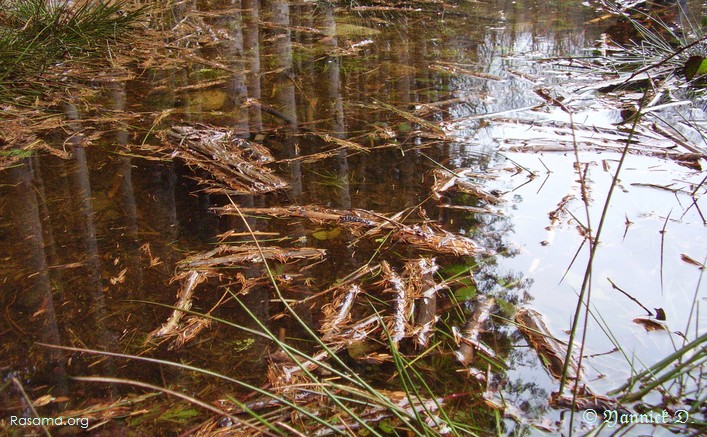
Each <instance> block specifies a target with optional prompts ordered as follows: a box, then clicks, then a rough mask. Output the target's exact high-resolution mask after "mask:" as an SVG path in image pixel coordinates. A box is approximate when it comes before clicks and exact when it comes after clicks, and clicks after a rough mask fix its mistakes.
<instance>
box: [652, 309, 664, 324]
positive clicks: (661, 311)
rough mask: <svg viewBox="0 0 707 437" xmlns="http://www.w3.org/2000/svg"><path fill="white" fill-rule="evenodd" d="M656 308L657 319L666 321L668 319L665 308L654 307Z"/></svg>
mask: <svg viewBox="0 0 707 437" xmlns="http://www.w3.org/2000/svg"><path fill="white" fill-rule="evenodd" d="M653 309H654V310H655V319H656V320H661V321H665V320H667V318H666V316H665V310H664V309H663V308H653Z"/></svg>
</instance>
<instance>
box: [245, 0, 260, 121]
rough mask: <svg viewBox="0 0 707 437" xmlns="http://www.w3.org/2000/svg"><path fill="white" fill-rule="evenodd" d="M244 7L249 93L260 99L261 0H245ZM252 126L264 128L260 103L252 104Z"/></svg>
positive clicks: (252, 96)
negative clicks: (259, 27)
mask: <svg viewBox="0 0 707 437" xmlns="http://www.w3.org/2000/svg"><path fill="white" fill-rule="evenodd" d="M242 5H243V9H244V10H245V13H246V17H247V18H246V20H244V26H243V50H244V55H245V56H246V59H247V64H246V65H247V66H248V70H249V72H248V73H247V74H246V77H247V83H248V95H249V96H250V97H251V98H253V99H257V100H260V32H259V29H258V26H259V25H260V2H259V1H257V0H243V1H242ZM249 112H250V126H251V129H253V130H254V131H255V132H260V131H262V130H263V118H262V114H261V110H260V105H252V106H250V111H249Z"/></svg>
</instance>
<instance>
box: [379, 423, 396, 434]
mask: <svg viewBox="0 0 707 437" xmlns="http://www.w3.org/2000/svg"><path fill="white" fill-rule="evenodd" d="M378 428H380V430H381V431H383V432H384V433H386V434H395V424H394V423H393V421H392V420H391V419H383V420H381V421H380V422H379V423H378Z"/></svg>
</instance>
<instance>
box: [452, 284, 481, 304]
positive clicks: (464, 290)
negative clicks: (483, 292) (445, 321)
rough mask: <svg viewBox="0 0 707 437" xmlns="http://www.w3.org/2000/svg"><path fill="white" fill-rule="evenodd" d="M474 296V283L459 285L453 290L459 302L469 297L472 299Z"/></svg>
mask: <svg viewBox="0 0 707 437" xmlns="http://www.w3.org/2000/svg"><path fill="white" fill-rule="evenodd" d="M474 296H476V286H474V285H469V286H467V287H461V288H459V289H457V290H456V291H454V297H455V298H456V299H457V301H459V302H465V301H467V300H469V299H472V298H473V297H474Z"/></svg>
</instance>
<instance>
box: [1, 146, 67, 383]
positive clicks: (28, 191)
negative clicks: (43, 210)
mask: <svg viewBox="0 0 707 437" xmlns="http://www.w3.org/2000/svg"><path fill="white" fill-rule="evenodd" d="M33 162H34V163H35V164H36V159H35V158H27V159H25V160H24V163H23V165H18V166H14V167H11V168H9V169H7V170H6V172H7V175H8V177H9V183H10V184H11V185H12V187H13V188H12V193H11V195H10V198H9V199H8V205H9V208H8V209H9V212H10V216H11V217H12V222H13V225H14V229H13V235H14V236H15V237H16V238H17V242H18V244H17V245H16V247H17V252H16V254H15V255H16V256H18V257H19V258H21V259H22V261H23V262H24V265H25V267H26V272H27V281H28V286H27V287H26V288H24V287H18V288H16V289H15V290H14V292H15V293H16V296H15V297H14V298H11V299H13V300H14V301H15V302H16V305H17V306H16V307H15V311H12V312H11V313H12V314H13V316H14V315H17V314H25V315H27V316H29V318H30V319H31V320H30V321H31V324H32V326H33V329H32V331H33V332H38V339H39V340H40V341H42V342H44V343H48V344H60V343H61V338H60V336H59V328H58V326H57V320H56V312H55V309H54V299H53V297H52V288H51V283H50V280H49V269H48V267H47V259H46V254H45V243H44V237H43V235H44V233H43V229H42V223H41V218H40V204H39V202H38V201H37V195H36V190H35V184H34V183H33V179H34V177H33V168H32V163H33ZM47 218H48V217H47ZM47 229H49V227H48V226H47ZM30 315H31V316H30ZM21 340H23V341H27V340H30V339H28V338H22V339H21ZM41 350H42V351H43V353H45V358H46V360H47V361H48V362H50V363H56V364H57V365H58V368H55V369H53V370H51V372H50V378H51V379H52V380H53V385H54V387H53V388H54V390H55V393H59V394H65V393H66V374H65V371H64V367H63V365H62V364H60V363H61V361H60V356H61V355H60V353H59V351H57V350H55V349H44V348H42V349H41Z"/></svg>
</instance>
